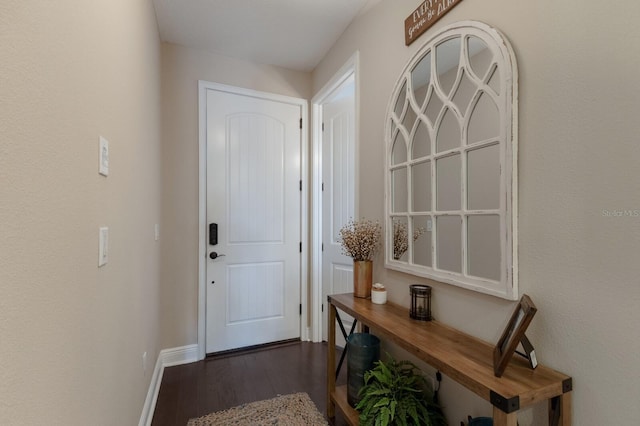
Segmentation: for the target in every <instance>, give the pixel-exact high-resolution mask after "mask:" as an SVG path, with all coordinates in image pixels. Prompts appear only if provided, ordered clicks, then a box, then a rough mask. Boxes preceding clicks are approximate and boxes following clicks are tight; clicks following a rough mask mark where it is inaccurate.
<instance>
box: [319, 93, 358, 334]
mask: <svg viewBox="0 0 640 426" xmlns="http://www.w3.org/2000/svg"><path fill="white" fill-rule="evenodd" d="M354 98H355V93H354V87H353V83H350V84H349V85H347V86H346V87H342V88H340V89H338V93H337V94H336V97H335V98H334V99H332V100H330V101H329V102H327V103H325V104H323V106H322V117H323V123H324V132H323V137H322V181H323V185H324V191H323V193H322V242H323V251H322V277H323V279H322V282H323V297H322V300H327V295H329V294H338V293H351V292H353V260H352V259H351V258H350V257H348V256H345V255H343V254H342V247H341V245H340V229H341V228H342V227H343V226H344V225H345V224H346V223H347V222H348V221H349V220H350V219H355V217H354V216H355V101H354ZM326 315H327V310H325V311H324V313H323V317H324V319H323V324H326V323H327V318H326ZM341 318H342V319H343V321H344V323H345V326H347V327H348V326H350V325H351V323H352V321H353V319H352V318H351V317H349V316H347V315H346V314H344V313H343V314H341ZM322 336H323V339H324V340H326V338H327V330H326V328H323V332H322ZM341 338H342V337H341V336H339V337H338V340H337V341H338V344H342V342H341V340H340V339H341Z"/></svg>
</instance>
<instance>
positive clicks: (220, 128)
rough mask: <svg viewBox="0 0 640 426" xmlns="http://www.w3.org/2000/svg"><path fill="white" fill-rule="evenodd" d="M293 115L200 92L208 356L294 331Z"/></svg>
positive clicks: (262, 100) (296, 153) (297, 159)
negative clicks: (202, 99)
mask: <svg viewBox="0 0 640 426" xmlns="http://www.w3.org/2000/svg"><path fill="white" fill-rule="evenodd" d="M300 118H301V107H300V105H295V104H291V103H286V102H281V101H277V100H274V99H269V98H268V97H261V96H257V95H256V96H251V95H248V94H244V93H243V94H239V93H230V92H228V91H224V90H213V89H207V95H206V139H207V212H206V215H207V225H208V226H207V231H208V235H207V255H208V256H209V258H208V259H207V267H206V279H207V285H206V352H207V353H214V352H220V351H226V350H231V349H237V348H242V347H247V346H253V345H259V344H263V343H269V342H276V341H280V340H288V339H294V338H299V337H300V310H299V309H300V308H299V307H300V269H301V268H300V262H301V255H300V242H301V239H300V235H301V231H300V225H301V192H300V167H301V129H300ZM210 224H216V225H217V244H215V245H213V244H211V243H214V242H215V241H212V240H211V232H210V231H213V229H212V227H211V226H209V225H210ZM213 252H215V253H216V254H217V256H218V257H215V255H214V256H213V257H215V258H213V259H212V258H211V257H212V256H211V254H212V253H213Z"/></svg>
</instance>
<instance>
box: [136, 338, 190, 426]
mask: <svg viewBox="0 0 640 426" xmlns="http://www.w3.org/2000/svg"><path fill="white" fill-rule="evenodd" d="M196 361H198V345H188V346H182V347H179V348H171V349H163V350H161V351H160V354H159V355H158V360H157V361H156V366H155V368H154V369H153V377H151V383H150V384H149V390H148V391H147V398H146V399H145V401H144V407H143V408H142V415H141V416H140V422H139V423H138V426H151V421H152V420H153V412H154V411H155V409H156V402H157V401H158V392H160V384H161V383H162V375H163V374H164V369H165V368H166V367H172V366H174V365H181V364H188V363H190V362H196Z"/></svg>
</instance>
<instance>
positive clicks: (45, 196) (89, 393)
mask: <svg viewBox="0 0 640 426" xmlns="http://www.w3.org/2000/svg"><path fill="white" fill-rule="evenodd" d="M0 58H2V59H1V61H2V66H0V129H1V131H0V259H1V266H0V360H1V362H0V383H1V385H0V401H1V402H0V424H2V425H44V424H47V425H89V424H91V425H133V424H137V423H138V420H139V418H140V413H141V409H142V405H143V402H144V399H145V396H146V393H147V389H148V386H149V382H150V379H151V373H152V372H153V367H154V364H155V361H156V357H157V354H158V351H159V350H160V346H159V344H158V343H159V337H158V334H159V331H158V330H159V329H158V317H159V311H158V307H159V292H158V281H159V276H158V271H159V258H160V248H159V243H158V242H155V241H154V224H155V223H159V221H160V198H161V197H160V133H159V130H160V107H159V103H160V41H159V37H158V33H157V27H156V22H155V14H154V11H153V8H152V6H151V2H150V1H147V0H108V1H106V0H100V1H91V2H79V1H69V0H61V1H55V2H53V1H35V0H5V1H3V2H2V4H0ZM99 135H103V136H104V137H106V138H107V139H108V140H109V142H110V154H111V155H110V175H109V177H108V178H104V177H102V176H99V175H98V139H99ZM100 226H108V227H109V228H110V251H109V263H108V264H107V265H106V266H105V267H102V268H98V228H99V227H100ZM145 351H146V352H148V360H147V361H148V368H147V372H146V374H145V373H144V372H143V370H142V354H143V353H144V352H145Z"/></svg>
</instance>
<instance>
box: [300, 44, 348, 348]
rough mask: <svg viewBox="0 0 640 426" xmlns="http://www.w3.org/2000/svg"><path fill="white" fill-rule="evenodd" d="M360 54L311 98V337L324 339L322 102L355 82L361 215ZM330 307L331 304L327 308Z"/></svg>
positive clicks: (318, 340)
mask: <svg viewBox="0 0 640 426" xmlns="http://www.w3.org/2000/svg"><path fill="white" fill-rule="evenodd" d="M359 62H360V54H359V52H358V51H356V52H355V53H354V54H353V55H352V56H351V57H350V58H349V59H348V60H347V62H346V63H345V64H344V65H343V66H342V67H341V68H340V69H339V70H338V72H336V73H335V74H334V76H333V77H332V78H331V79H330V80H329V81H328V82H327V83H326V84H325V85H324V87H323V88H322V89H320V91H319V92H318V93H317V94H316V95H315V96H314V97H313V99H311V108H312V112H311V113H312V119H311V122H312V140H313V152H312V156H313V157H312V160H311V164H313V170H312V173H313V177H312V179H313V189H312V191H313V201H312V202H313V210H312V214H313V217H312V224H313V225H312V226H313V234H312V236H311V265H312V272H311V307H312V320H311V340H312V341H313V342H321V341H322V327H323V326H324V324H322V304H323V303H324V300H322V105H323V104H324V103H326V102H327V100H328V98H329V97H330V96H331V94H332V93H333V92H334V91H335V90H336V89H337V88H338V87H340V85H341V84H342V83H344V82H345V80H347V79H348V78H349V77H351V76H353V77H354V81H355V151H356V155H355V165H354V167H355V177H356V178H355V182H354V185H355V188H354V189H355V192H354V194H355V200H354V204H355V206H354V209H355V216H356V217H358V200H359V195H358V193H359V191H358V186H359V185H358V175H359V173H358V170H359V167H358V164H359V161H358V159H359V133H360V131H359V128H360V126H359V124H360V78H359V74H358V73H359ZM327 309H328V307H327Z"/></svg>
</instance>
